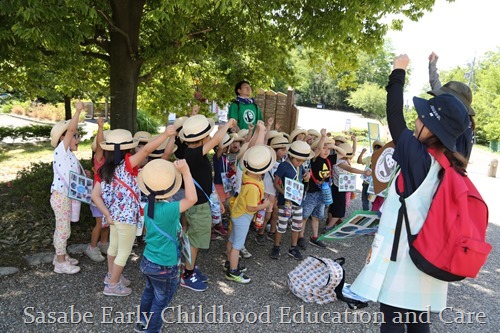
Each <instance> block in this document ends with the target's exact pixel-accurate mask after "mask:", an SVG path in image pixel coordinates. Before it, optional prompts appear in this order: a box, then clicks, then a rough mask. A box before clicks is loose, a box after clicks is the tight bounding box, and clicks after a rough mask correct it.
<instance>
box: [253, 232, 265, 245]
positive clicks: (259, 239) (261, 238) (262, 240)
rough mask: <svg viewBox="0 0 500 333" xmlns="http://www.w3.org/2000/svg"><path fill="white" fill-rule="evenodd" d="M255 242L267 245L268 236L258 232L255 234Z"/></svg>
mask: <svg viewBox="0 0 500 333" xmlns="http://www.w3.org/2000/svg"><path fill="white" fill-rule="evenodd" d="M255 243H257V244H258V245H260V246H264V245H266V237H265V236H264V235H260V234H257V235H256V236H255Z"/></svg>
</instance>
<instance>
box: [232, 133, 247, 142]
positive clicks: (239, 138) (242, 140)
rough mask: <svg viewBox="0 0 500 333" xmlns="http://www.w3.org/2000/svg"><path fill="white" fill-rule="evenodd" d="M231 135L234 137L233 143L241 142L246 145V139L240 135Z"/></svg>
mask: <svg viewBox="0 0 500 333" xmlns="http://www.w3.org/2000/svg"><path fill="white" fill-rule="evenodd" d="M230 135H231V136H232V137H233V142H235V141H239V142H241V143H245V138H242V137H241V136H239V135H238V133H231V134H230Z"/></svg>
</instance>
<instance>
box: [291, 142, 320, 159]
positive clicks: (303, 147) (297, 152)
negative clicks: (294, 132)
mask: <svg viewBox="0 0 500 333" xmlns="http://www.w3.org/2000/svg"><path fill="white" fill-rule="evenodd" d="M287 153H288V156H291V157H295V158H298V159H301V160H310V159H311V158H313V157H314V155H315V154H314V152H313V151H312V149H311V147H310V146H309V145H308V144H307V142H305V141H294V142H292V144H290V145H289V146H288V149H287Z"/></svg>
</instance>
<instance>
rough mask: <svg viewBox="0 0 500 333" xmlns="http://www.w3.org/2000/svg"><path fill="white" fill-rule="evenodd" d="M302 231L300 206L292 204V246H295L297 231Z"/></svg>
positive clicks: (297, 237) (297, 236)
mask: <svg viewBox="0 0 500 333" xmlns="http://www.w3.org/2000/svg"><path fill="white" fill-rule="evenodd" d="M301 231H302V207H300V206H293V210H292V247H295V246H297V240H298V239H299V233H300V232H301Z"/></svg>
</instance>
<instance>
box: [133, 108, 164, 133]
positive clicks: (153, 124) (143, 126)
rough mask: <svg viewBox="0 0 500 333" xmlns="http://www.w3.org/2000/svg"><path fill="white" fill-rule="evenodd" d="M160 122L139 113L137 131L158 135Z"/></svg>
mask: <svg viewBox="0 0 500 333" xmlns="http://www.w3.org/2000/svg"><path fill="white" fill-rule="evenodd" d="M160 125H161V124H160V122H159V121H158V120H156V119H154V118H152V117H151V116H150V115H148V114H147V113H146V112H144V111H140V110H138V111H137V131H146V132H148V133H151V134H157V133H158V128H159V127H160Z"/></svg>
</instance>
